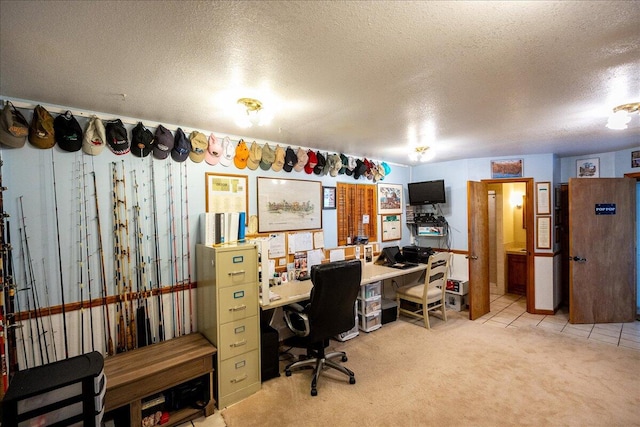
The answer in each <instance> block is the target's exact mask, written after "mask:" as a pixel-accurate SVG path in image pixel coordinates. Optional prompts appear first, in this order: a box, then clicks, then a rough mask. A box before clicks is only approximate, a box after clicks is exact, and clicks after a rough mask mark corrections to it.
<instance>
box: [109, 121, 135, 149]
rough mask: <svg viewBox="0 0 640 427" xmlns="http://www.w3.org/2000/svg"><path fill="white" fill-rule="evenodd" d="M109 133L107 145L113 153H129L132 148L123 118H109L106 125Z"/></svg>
mask: <svg viewBox="0 0 640 427" xmlns="http://www.w3.org/2000/svg"><path fill="white" fill-rule="evenodd" d="M104 128H105V132H106V134H107V145H108V146H109V149H110V150H111V151H112V152H113V154H117V155H122V154H127V153H128V152H129V150H130V147H129V139H128V138H127V130H126V129H125V128H124V125H123V124H122V120H120V119H115V120H107V121H106V122H105V125H104Z"/></svg>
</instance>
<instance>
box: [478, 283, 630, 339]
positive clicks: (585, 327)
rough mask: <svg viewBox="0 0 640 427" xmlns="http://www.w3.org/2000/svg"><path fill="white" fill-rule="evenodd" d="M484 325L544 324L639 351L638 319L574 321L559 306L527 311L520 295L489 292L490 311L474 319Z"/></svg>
mask: <svg viewBox="0 0 640 427" xmlns="http://www.w3.org/2000/svg"><path fill="white" fill-rule="evenodd" d="M476 321H477V322H482V323H483V324H485V325H491V326H496V327H499V328H518V327H524V326H531V327H537V328H545V329H547V330H550V331H553V332H557V333H559V334H566V335H571V336H573V337H578V338H584V339H585V340H595V341H600V342H605V343H607V344H611V345H616V346H620V347H628V348H632V349H635V350H638V351H640V322H639V321H635V322H630V323H595V324H593V323H592V324H581V325H573V324H571V323H569V311H568V309H566V308H562V309H560V310H558V311H557V312H556V314H554V315H544V314H530V313H527V308H526V299H525V297H522V296H520V295H513V294H506V295H494V294H492V295H491V311H490V312H489V313H487V314H485V315H484V316H482V317H480V318H478V319H476Z"/></svg>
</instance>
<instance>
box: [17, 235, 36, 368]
mask: <svg viewBox="0 0 640 427" xmlns="http://www.w3.org/2000/svg"><path fill="white" fill-rule="evenodd" d="M18 231H19V232H20V238H21V241H22V248H21V251H22V268H23V269H24V282H25V283H28V284H29V283H30V282H29V277H28V268H27V255H26V253H25V249H24V246H25V243H24V242H25V239H26V238H25V233H24V230H23V229H22V228H21V227H20V228H19V229H18ZM29 290H30V286H28V287H26V288H20V289H18V292H21V291H29ZM26 299H27V321H28V322H27V324H28V325H29V340H30V341H31V346H30V350H31V357H32V360H33V364H34V365H36V364H37V362H36V345H35V343H34V342H33V323H32V322H31V303H30V302H29V293H28V292H27V296H26ZM25 362H26V365H27V367H28V366H29V362H28V359H27V354H26V352H25Z"/></svg>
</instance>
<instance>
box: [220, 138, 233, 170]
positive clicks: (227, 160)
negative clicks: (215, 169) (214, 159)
mask: <svg viewBox="0 0 640 427" xmlns="http://www.w3.org/2000/svg"><path fill="white" fill-rule="evenodd" d="M235 155H236V147H234V146H233V142H231V140H230V139H229V137H228V136H225V137H224V138H222V155H221V156H220V164H221V165H222V166H229V165H231V160H233V157H234V156H235Z"/></svg>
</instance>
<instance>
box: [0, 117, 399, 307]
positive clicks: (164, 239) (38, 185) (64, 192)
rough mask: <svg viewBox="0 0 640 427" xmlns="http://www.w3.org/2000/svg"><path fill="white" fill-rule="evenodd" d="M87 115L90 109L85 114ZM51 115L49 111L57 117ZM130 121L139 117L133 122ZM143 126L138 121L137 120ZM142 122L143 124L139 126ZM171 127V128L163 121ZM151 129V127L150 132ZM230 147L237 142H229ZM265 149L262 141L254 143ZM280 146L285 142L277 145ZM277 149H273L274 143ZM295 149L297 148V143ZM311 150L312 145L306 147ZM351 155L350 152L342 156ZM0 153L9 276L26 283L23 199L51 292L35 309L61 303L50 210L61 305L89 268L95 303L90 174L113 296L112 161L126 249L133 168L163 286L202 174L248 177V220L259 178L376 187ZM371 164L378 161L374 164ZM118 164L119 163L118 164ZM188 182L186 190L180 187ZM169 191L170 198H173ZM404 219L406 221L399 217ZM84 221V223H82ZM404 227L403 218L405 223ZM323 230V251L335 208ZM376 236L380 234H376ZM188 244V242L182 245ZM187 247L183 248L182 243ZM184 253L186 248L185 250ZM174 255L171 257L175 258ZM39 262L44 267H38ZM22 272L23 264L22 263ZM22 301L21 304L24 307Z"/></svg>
mask: <svg viewBox="0 0 640 427" xmlns="http://www.w3.org/2000/svg"><path fill="white" fill-rule="evenodd" d="M21 111H22V113H23V114H24V116H25V118H26V119H27V120H28V121H30V120H31V116H32V114H33V111H32V110H28V109H21ZM88 113H91V112H88ZM97 114H98V116H99V117H103V115H101V114H100V113H97ZM55 115H56V114H54V116H55ZM87 116H88V114H87V115H82V116H81V115H76V118H77V119H78V122H79V123H80V125H81V127H82V128H83V129H85V128H86V124H87V121H88V118H87ZM131 121H133V123H135V122H137V120H131ZM143 122H144V121H143ZM133 123H125V127H126V128H127V130H128V131H129V136H130V135H131V129H132V128H133V126H134V124H133ZM145 123H146V122H145ZM166 126H167V127H170V128H171V129H172V130H173V126H172V125H169V124H166ZM149 128H150V130H151V131H152V132H153V131H155V128H153V127H149ZM183 130H185V133H187V134H189V133H190V131H191V130H193V129H191V128H189V129H187V128H183ZM200 131H202V132H203V133H205V135H207V136H208V135H209V134H210V133H211V130H202V129H200ZM214 134H215V135H216V136H217V137H222V136H224V134H220V133H218V132H215V131H214ZM232 140H233V141H234V142H236V141H237V139H234V138H233V137H232ZM257 142H258V143H260V144H263V143H264V141H257ZM282 145H283V146H284V147H286V144H282ZM273 146H274V147H275V145H273ZM296 148H297V146H296ZM305 148H314V147H305ZM346 154H347V155H349V153H346ZM0 155H1V156H2V160H3V161H4V165H3V167H2V178H3V186H5V187H7V190H6V191H5V192H4V193H3V198H4V209H5V211H7V212H8V213H9V215H10V217H9V223H10V228H11V238H12V245H13V248H14V254H13V256H14V259H15V260H16V262H18V264H19V265H16V266H15V267H16V272H15V274H14V275H15V277H16V278H17V280H18V281H19V283H21V284H22V283H25V282H26V279H25V273H24V271H25V267H24V266H23V265H22V256H21V253H20V251H21V250H22V247H23V245H22V244H21V240H22V239H21V238H20V234H21V233H22V232H23V230H21V229H22V228H23V227H22V222H23V215H22V212H21V211H20V210H19V198H20V197H22V204H23V207H24V223H25V224H26V227H25V228H24V230H26V235H27V236H28V240H29V249H30V252H31V257H30V258H31V261H32V264H33V269H34V272H35V279H36V283H37V288H38V289H43V287H44V282H45V281H46V282H47V287H48V291H49V294H50V295H49V297H50V298H49V300H48V301H47V302H46V303H45V302H44V301H45V296H44V293H42V295H41V296H40V301H41V305H43V306H47V305H59V304H61V302H62V299H61V293H60V280H59V270H58V253H57V246H58V245H57V241H58V234H57V227H56V215H55V214H56V210H57V212H58V219H59V228H60V247H61V252H62V257H61V258H62V261H61V262H62V271H63V279H62V281H63V284H64V287H65V291H64V300H65V304H68V303H70V302H75V301H79V300H80V285H79V283H81V282H82V281H84V282H87V279H86V269H87V267H89V268H90V271H91V273H92V279H91V290H92V297H93V298H96V297H98V296H100V295H101V294H100V292H101V288H100V286H101V282H100V277H99V272H100V266H99V255H98V253H97V252H96V248H97V236H98V233H97V227H96V216H95V209H94V204H95V202H94V199H95V197H94V191H93V181H92V179H91V175H90V173H91V172H92V171H95V174H96V181H97V185H98V195H97V196H98V197H97V198H98V203H99V206H100V222H101V230H102V233H101V234H102V239H103V246H104V248H105V267H106V277H107V280H108V285H107V289H108V294H109V295H114V294H116V293H117V292H116V290H115V288H114V284H113V282H114V280H113V278H114V276H115V266H114V264H115V262H114V254H113V248H114V241H113V239H114V235H113V204H112V189H113V181H112V175H111V165H112V163H116V164H117V165H118V173H119V174H120V170H121V169H120V168H121V166H122V165H123V164H124V169H125V179H126V186H127V193H126V198H127V204H128V210H129V218H128V220H129V227H130V229H129V233H130V236H131V237H130V240H131V242H132V243H131V249H132V250H133V242H134V240H133V236H134V234H133V233H134V224H133V213H132V207H133V206H134V204H135V202H134V192H133V171H135V174H136V178H137V181H138V197H139V204H140V208H141V209H140V211H141V219H142V221H141V222H142V230H143V233H144V236H145V237H144V239H145V243H146V244H145V257H146V256H149V257H151V258H152V260H151V261H152V262H150V265H149V267H148V271H147V274H151V269H152V268H153V265H154V264H153V261H154V260H155V255H154V254H153V249H154V247H155V246H154V245H153V244H152V242H153V241H154V240H157V241H160V242H161V245H160V248H159V250H160V257H159V258H160V260H161V267H162V270H161V274H162V279H163V283H164V284H165V285H168V284H170V283H171V282H172V278H173V277H174V276H175V271H174V270H172V268H173V266H172V264H173V263H171V256H170V250H171V249H170V246H171V244H172V243H173V241H172V240H171V236H172V234H171V233H170V230H171V224H172V222H173V224H174V225H175V226H176V227H177V228H176V230H177V233H178V234H179V235H183V236H184V235H186V233H183V232H182V228H181V226H184V229H185V230H186V218H187V217H188V219H189V229H190V233H189V235H190V245H191V246H192V247H193V246H194V245H195V243H196V241H197V236H198V215H199V214H200V213H202V212H205V210H206V208H205V174H206V173H207V172H215V173H221V174H236V175H246V176H247V179H248V184H249V185H248V188H249V193H248V194H249V206H248V208H249V209H248V211H249V215H256V214H257V184H256V183H257V177H258V176H266V177H277V178H285V179H301V180H313V181H319V182H321V183H322V185H323V186H331V187H334V186H335V185H336V183H337V182H348V183H358V184H372V185H375V183H374V182H373V181H372V180H367V179H366V178H365V177H361V178H360V179H359V180H357V181H356V180H355V179H354V178H353V177H350V176H348V175H338V176H337V177H331V176H330V175H326V176H318V175H315V174H306V173H305V172H304V171H301V172H295V171H292V172H289V173H287V172H285V171H284V170H283V171H280V172H274V171H272V170H269V171H266V172H265V171H263V170H262V169H260V168H258V170H256V171H252V170H250V169H248V168H245V169H237V168H236V167H235V166H234V165H233V163H232V164H231V166H228V167H225V166H222V165H220V164H218V165H216V166H211V165H209V164H207V163H206V162H204V161H203V162H201V163H194V162H192V161H191V160H190V159H187V160H186V161H185V162H183V163H178V162H175V161H173V160H172V159H171V157H169V158H167V159H166V160H157V159H153V157H152V156H151V155H150V156H148V157H146V158H144V159H141V158H138V157H135V156H133V155H132V154H126V155H123V156H117V155H115V154H113V153H112V152H111V151H109V149H108V148H105V149H104V151H103V152H102V153H101V154H100V155H98V156H89V155H87V154H84V153H83V152H82V151H79V152H75V153H69V152H65V151H62V150H61V149H59V148H58V147H57V146H56V147H54V148H53V149H49V150H40V149H37V148H34V147H33V146H32V145H31V144H30V143H29V142H27V143H26V144H25V146H24V147H22V148H19V149H9V148H4V147H2V148H0ZM372 160H376V161H377V159H372ZM123 162H124V163H123ZM83 165H84V168H85V173H86V174H87V175H86V179H85V182H84V183H83V182H82V180H81V178H79V177H81V176H82V172H81V171H79V168H80V169H81V168H82V166H83ZM390 167H391V172H390V174H389V175H388V176H386V177H385V179H384V181H383V182H384V183H390V184H405V183H406V182H408V181H409V177H410V168H409V167H408V166H402V165H395V164H390ZM53 168H55V172H56V173H55V176H56V182H55V188H56V191H55V194H56V197H57V204H56V203H54V182H53ZM152 168H153V172H154V175H155V180H154V181H153V182H154V183H155V191H156V196H157V203H156V206H155V212H156V214H157V217H158V229H159V230H158V235H157V236H155V235H154V230H153V227H152V218H153V206H152V203H151V200H152V198H151V182H152V178H151V177H152V173H151V172H152ZM185 169H186V173H187V178H186V180H185V178H184V172H185ZM169 171H171V176H172V181H171V186H170V185H169V179H168V177H169ZM79 184H80V187H81V188H82V187H86V192H87V205H88V212H89V215H88V219H85V218H84V217H82V218H81V216H80V215H79V214H78V212H79V210H80V204H83V199H84V198H83V197H82V196H81V194H82V193H81V191H82V190H81V189H79V188H78V185H79ZM185 185H186V189H185ZM171 194H173V198H171V197H170V196H171ZM187 195H188V212H187V207H186V203H183V201H184V199H185V196H187ZM170 200H173V217H174V220H173V221H171V216H172V214H171V208H172V206H171V205H172V204H171V203H170ZM403 218H404V216H403ZM371 220H372V221H378V230H381V226H380V216H378V218H372V219H371ZM81 221H82V222H81ZM403 224H404V221H403ZM81 227H82V228H84V227H88V231H89V234H90V236H89V241H90V249H91V251H92V253H91V254H90V262H89V263H84V265H83V267H84V268H85V273H84V274H83V277H85V279H84V280H80V279H79V275H80V273H79V264H78V261H79V260H80V259H82V258H83V257H84V254H82V256H81V255H79V251H84V249H83V248H82V247H81V246H80V243H79V242H80V237H79V233H81V230H82V228H81ZM403 227H404V228H403V233H402V239H401V240H399V241H390V242H385V244H384V245H399V246H403V245H406V244H409V243H410V242H411V235H410V233H409V231H408V229H407V228H406V226H403ZM322 228H323V230H324V243H325V247H335V246H337V210H323V211H322ZM379 235H380V233H379ZM182 244H183V242H181V241H179V240H178V241H177V242H176V245H177V251H178V252H179V253H180V254H182V253H183V251H182V249H181V248H182ZM184 244H185V245H186V241H185V242H184ZM185 247H186V246H185ZM184 252H186V251H184ZM190 255H191V256H190V258H191V271H192V280H195V279H197V278H196V277H195V254H194V252H193V251H191V254H190ZM174 258H175V257H174ZM43 264H44V266H43ZM177 267H178V269H179V272H178V279H179V280H182V278H183V277H186V275H187V273H186V272H185V273H183V270H186V269H187V267H186V259H185V260H183V259H182V258H181V259H179V260H178V262H177ZM27 269H28V266H27ZM130 277H132V278H133V280H134V282H133V283H132V285H133V287H134V289H135V286H136V284H135V272H134V271H132V272H131V274H130ZM88 291H89V285H88V284H86V283H85V285H84V287H83V292H84V299H85V300H86V299H87V298H88ZM24 302H25V299H24V298H23V299H22V303H24Z"/></svg>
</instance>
